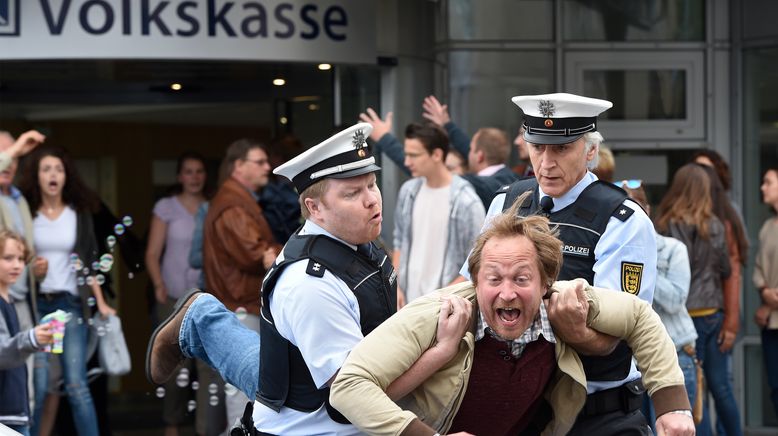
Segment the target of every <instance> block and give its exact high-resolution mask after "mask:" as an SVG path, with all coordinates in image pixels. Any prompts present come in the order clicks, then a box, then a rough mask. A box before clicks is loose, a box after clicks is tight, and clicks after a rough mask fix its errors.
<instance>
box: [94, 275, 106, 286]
mask: <svg viewBox="0 0 778 436" xmlns="http://www.w3.org/2000/svg"><path fill="white" fill-rule="evenodd" d="M95 280H97V284H98V285H100V286H102V285H104V284H105V276H104V275H102V274H98V275H96V276H95Z"/></svg>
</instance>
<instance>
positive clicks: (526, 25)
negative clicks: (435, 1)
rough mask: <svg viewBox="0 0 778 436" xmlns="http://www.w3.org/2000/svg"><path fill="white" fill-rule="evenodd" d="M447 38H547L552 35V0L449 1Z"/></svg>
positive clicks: (527, 39)
mask: <svg viewBox="0 0 778 436" xmlns="http://www.w3.org/2000/svg"><path fill="white" fill-rule="evenodd" d="M448 27H449V38H450V39H456V40H489V39H509V40H510V39H516V40H524V41H550V40H552V39H553V36H554V3H553V1H552V0H478V1H476V0H449V1H448Z"/></svg>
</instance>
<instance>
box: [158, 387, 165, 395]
mask: <svg viewBox="0 0 778 436" xmlns="http://www.w3.org/2000/svg"><path fill="white" fill-rule="evenodd" d="M164 396H165V388H163V387H162V386H160V387H158V388H157V398H162V397H164Z"/></svg>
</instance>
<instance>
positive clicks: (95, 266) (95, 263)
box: [92, 261, 100, 271]
mask: <svg viewBox="0 0 778 436" xmlns="http://www.w3.org/2000/svg"><path fill="white" fill-rule="evenodd" d="M98 269H100V262H98V261H94V262H92V271H97V270H98Z"/></svg>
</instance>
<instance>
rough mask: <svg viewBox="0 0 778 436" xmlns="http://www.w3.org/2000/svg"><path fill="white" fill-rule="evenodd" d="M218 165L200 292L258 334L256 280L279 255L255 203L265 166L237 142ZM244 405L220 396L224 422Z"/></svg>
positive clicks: (259, 154)
mask: <svg viewBox="0 0 778 436" xmlns="http://www.w3.org/2000/svg"><path fill="white" fill-rule="evenodd" d="M222 165H223V168H222V170H223V174H226V175H228V177H227V178H226V180H225V181H224V183H222V185H221V187H220V188H219V191H218V192H217V193H216V196H215V197H214V198H213V199H212V200H211V204H210V206H209V208H208V215H206V217H205V224H204V226H203V269H204V272H205V291H206V292H209V293H211V294H213V295H214V296H216V298H218V299H219V301H221V302H222V303H223V304H224V305H225V306H226V307H227V308H228V309H230V310H231V311H233V312H235V313H236V314H237V315H238V319H239V320H240V321H241V323H243V325H245V326H246V327H248V328H250V329H252V330H254V331H257V332H259V301H260V288H261V286H262V278H263V277H264V276H265V272H266V271H267V268H268V267H270V265H272V264H273V261H274V260H275V258H276V255H277V254H278V252H279V251H280V250H281V246H280V245H279V244H278V243H277V242H276V241H275V239H274V238H273V233H272V232H271V230H270V226H269V225H268V223H267V220H266V219H265V216H264V215H263V213H262V208H261V207H260V206H259V204H258V203H257V200H258V195H257V192H258V191H259V190H260V189H262V187H264V186H265V185H267V183H268V176H269V174H270V164H269V163H268V159H267V153H266V152H265V149H264V148H263V146H262V145H261V144H259V143H257V142H253V141H251V140H248V139H240V140H238V141H235V142H234V143H232V145H230V147H229V148H228V149H227V154H226V156H225V158H224V162H223V164H222ZM241 397H243V398H241ZM247 400H248V399H247V398H246V397H245V396H244V395H243V394H242V393H237V394H235V395H231V396H228V397H226V407H227V419H228V421H227V422H228V423H232V421H233V420H234V417H236V416H239V415H240V413H241V412H242V410H243V406H244V405H245V404H246V401H247Z"/></svg>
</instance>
